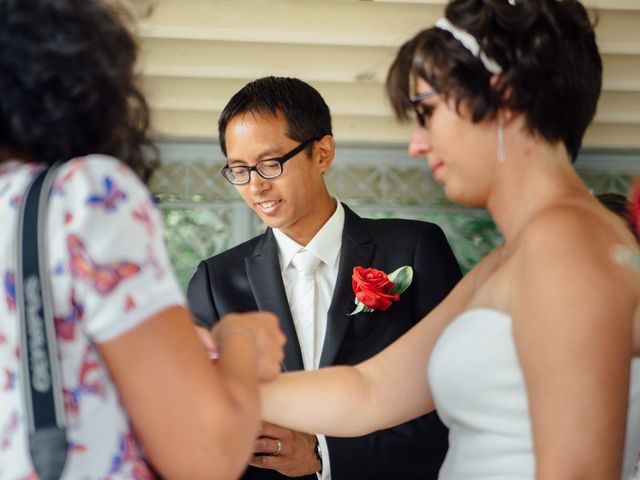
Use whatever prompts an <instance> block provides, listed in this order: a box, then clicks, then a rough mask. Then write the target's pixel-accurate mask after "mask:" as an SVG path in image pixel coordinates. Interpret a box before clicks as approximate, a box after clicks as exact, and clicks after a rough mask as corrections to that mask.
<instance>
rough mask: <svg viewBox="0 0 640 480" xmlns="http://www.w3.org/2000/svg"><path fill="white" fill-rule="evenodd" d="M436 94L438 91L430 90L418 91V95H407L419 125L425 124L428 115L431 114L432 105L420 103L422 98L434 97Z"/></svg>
mask: <svg viewBox="0 0 640 480" xmlns="http://www.w3.org/2000/svg"><path fill="white" fill-rule="evenodd" d="M436 95H438V92H436V91H435V90H431V91H430V92H424V93H419V94H418V95H411V96H410V97H409V101H410V102H411V106H413V110H414V111H415V112H416V118H417V119H418V123H419V124H420V126H421V127H424V126H426V124H427V120H429V117H431V115H432V114H433V106H431V105H425V104H424V103H422V100H426V99H427V98H431V97H435V96H436Z"/></svg>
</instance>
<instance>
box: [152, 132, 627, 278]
mask: <svg viewBox="0 0 640 480" xmlns="http://www.w3.org/2000/svg"><path fill="white" fill-rule="evenodd" d="M161 154H162V157H163V167H162V169H161V170H159V172H158V173H157V174H156V176H155V178H154V181H153V183H152V190H153V191H154V193H155V194H156V197H157V198H158V200H159V202H160V207H161V209H162V213H163V216H164V220H165V223H166V225H167V229H166V238H167V244H168V248H169V253H170V255H171V260H172V262H173V265H174V267H175V269H176V273H177V275H178V278H179V280H180V282H181V284H182V285H183V286H186V284H187V282H188V280H189V279H190V278H191V275H192V274H193V272H194V270H195V268H196V265H197V264H198V262H199V261H200V260H201V259H203V258H206V257H209V256H211V255H214V254H216V253H219V252H221V251H224V250H226V249H228V248H230V247H232V246H234V245H237V244H238V243H240V242H242V241H245V240H247V239H249V238H251V237H253V236H254V235H257V234H258V233H260V232H262V231H263V230H264V228H265V226H264V225H263V224H262V223H261V222H260V220H259V218H258V216H257V215H255V214H254V213H253V212H252V211H251V210H250V209H249V207H247V206H246V205H244V203H243V202H242V200H241V199H240V197H239V195H238V193H237V192H236V191H235V188H234V187H233V186H231V185H230V184H228V183H227V182H226V181H225V180H224V179H223V178H222V176H221V175H220V169H221V168H222V166H223V165H224V163H225V162H224V158H223V157H222V155H221V153H220V152H219V148H218V147H217V145H215V144H188V143H177V142H176V143H171V142H169V143H163V144H162V145H161ZM577 168H578V171H579V173H580V175H581V176H582V178H583V179H584V180H585V182H586V183H587V184H588V185H589V187H590V188H591V190H592V191H593V192H594V193H596V194H599V193H605V192H617V193H622V194H627V193H628V189H629V185H630V184H631V181H632V179H633V178H634V177H635V176H636V175H637V174H638V173H640V152H619V151H605V152H603V151H593V152H586V153H584V154H583V155H582V156H581V157H580V158H579V160H578V163H577ZM326 181H327V185H328V186H329V190H330V192H331V193H332V194H333V195H335V196H336V197H338V198H339V199H340V200H341V201H343V202H345V203H347V204H349V205H350V206H351V207H352V208H353V209H354V210H355V211H356V212H357V213H358V214H360V215H362V216H366V217H372V218H388V217H399V218H412V219H418V220H425V221H430V222H434V223H436V224H438V225H440V227H441V228H442V229H443V230H444V232H445V234H446V235H447V238H448V239H449V242H450V243H451V246H452V248H453V250H454V252H455V254H456V257H457V259H458V261H459V262H460V265H461V267H462V269H463V270H464V271H465V272H466V271H468V270H469V269H470V268H471V267H472V266H473V265H475V263H477V261H478V260H479V259H480V258H482V257H483V256H484V255H485V254H487V253H488V252H489V251H490V250H491V249H493V248H494V247H495V246H496V245H498V244H499V243H500V242H501V240H502V237H501V235H500V232H499V231H498V230H497V229H496V227H495V224H494V223H493V221H492V220H491V217H490V216H489V214H488V213H487V212H485V211H484V210H477V209H468V208H462V207H459V206H456V205H453V204H451V203H450V202H449V201H448V200H447V199H446V198H445V196H444V194H443V191H442V188H441V187H440V186H439V185H438V184H437V183H436V182H435V181H434V180H433V178H432V177H431V175H430V173H429V171H428V169H427V167H426V162H424V160H415V159H409V158H408V157H407V155H406V153H405V150H404V147H401V146H384V145H383V146H380V147H372V146H370V145H346V146H338V153H337V155H336V160H335V161H334V164H333V166H332V168H331V169H330V170H329V172H327V175H326Z"/></svg>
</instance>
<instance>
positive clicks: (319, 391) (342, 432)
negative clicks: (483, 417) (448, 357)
mask: <svg viewBox="0 0 640 480" xmlns="http://www.w3.org/2000/svg"><path fill="white" fill-rule="evenodd" d="M483 263H484V262H483ZM479 267H480V265H478V267H476V269H474V270H473V271H472V272H470V273H469V274H467V275H466V276H465V277H464V278H463V279H462V280H461V281H460V283H458V285H457V286H456V287H455V288H454V289H453V290H452V291H451V293H450V294H449V295H448V296H447V297H446V298H445V300H443V301H442V303H441V304H440V305H438V306H437V307H436V308H434V309H433V310H432V311H431V312H430V313H429V314H428V315H427V316H426V317H425V318H424V319H422V320H421V321H420V322H419V323H418V324H417V325H416V326H415V327H413V328H412V329H411V330H409V331H408V332H407V333H406V334H404V335H403V336H402V337H401V338H399V339H398V340H397V341H396V342H394V343H393V344H391V345H390V346H389V347H387V348H386V349H384V350H383V351H382V352H380V353H379V354H377V355H376V356H374V357H372V358H371V359H369V360H367V361H365V362H363V363H361V364H359V365H357V366H355V367H346V366H344V367H343V366H340V367H329V368H323V369H320V370H317V371H314V372H294V373H287V374H284V375H280V376H279V377H278V378H277V379H276V380H275V381H274V382H271V383H269V384H267V385H263V386H261V400H262V409H263V419H265V420H266V421H268V422H272V423H275V424H278V425H282V426H286V427H288V428H293V429H294V430H299V431H305V432H320V433H323V434H326V435H331V436H343V437H350V436H360V435H364V434H366V433H370V432H373V431H375V430H379V429H384V428H389V427H391V426H394V425H398V424H400V423H403V422H406V421H408V420H410V419H412V418H415V417H417V416H419V415H422V414H424V413H427V412H429V411H431V410H433V409H434V405H433V401H432V399H431V393H430V391H429V387H428V385H427V378H426V376H427V373H426V372H427V364H428V360H429V356H430V354H431V350H432V348H433V345H434V343H435V341H436V339H437V338H438V337H439V335H440V333H441V332H442V331H443V329H444V328H445V327H446V326H447V325H448V323H449V322H450V321H451V320H452V319H453V318H455V316H456V315H457V314H458V313H460V312H461V311H462V310H464V308H465V306H466V304H467V302H468V300H469V298H470V295H471V293H472V292H473V290H474V288H475V284H474V282H475V280H474V278H475V276H476V273H475V272H476V270H477V269H478V268H479ZM354 412H357V415H354Z"/></svg>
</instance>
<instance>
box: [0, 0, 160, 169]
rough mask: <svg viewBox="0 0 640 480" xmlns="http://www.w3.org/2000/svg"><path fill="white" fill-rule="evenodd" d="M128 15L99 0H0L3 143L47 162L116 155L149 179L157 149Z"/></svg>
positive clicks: (0, 135)
mask: <svg viewBox="0 0 640 480" xmlns="http://www.w3.org/2000/svg"><path fill="white" fill-rule="evenodd" d="M125 15H126V12H125V11H124V10H123V9H122V8H118V7H116V6H113V5H107V4H106V3H104V2H102V1H100V0H81V1H78V0H0V147H2V148H3V149H6V150H11V151H17V152H20V153H21V154H22V155H26V156H27V157H28V159H29V160H30V161H34V162H44V163H47V164H51V163H53V162H55V161H58V160H63V161H65V160H68V159H70V158H74V157H77V156H81V155H86V154H90V153H102V154H107V155H113V156H116V157H119V158H120V159H121V160H122V161H124V162H125V163H127V164H128V165H129V166H131V168H132V169H133V170H134V171H135V172H136V173H137V174H138V175H139V176H140V178H141V179H142V180H143V181H145V182H146V181H148V179H149V178H150V176H151V174H152V173H153V170H154V169H155V167H156V166H157V162H158V161H157V150H156V148H155V147H154V146H153V144H152V143H151V141H150V140H149V139H148V137H147V131H148V129H149V108H148V106H147V103H146V100H145V98H144V96H143V95H142V93H141V92H140V90H139V89H138V88H137V86H136V84H135V74H134V64H135V61H136V56H137V51H138V48H137V44H136V41H135V40H134V38H133V35H132V33H131V32H130V31H129V29H128V27H127V20H130V18H125V17H124V16H125ZM146 146H148V147H150V148H145V147H146Z"/></svg>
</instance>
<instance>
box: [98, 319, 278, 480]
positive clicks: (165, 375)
mask: <svg viewBox="0 0 640 480" xmlns="http://www.w3.org/2000/svg"><path fill="white" fill-rule="evenodd" d="M244 315H245V316H246V315H251V316H252V317H251V318H254V321H259V322H267V323H273V327H274V331H277V327H276V325H277V320H276V319H275V317H273V316H272V315H270V314H244ZM238 317H241V316H240V315H238ZM240 320H242V319H240ZM219 343H220V344H219V345H218V347H219V348H220V349H221V352H220V354H221V355H220V361H219V362H218V366H217V367H213V366H211V364H210V362H209V360H208V359H207V355H206V354H205V352H204V351H203V348H202V345H201V344H200V342H199V341H198V338H197V336H196V335H195V334H194V331H193V327H192V325H191V319H190V316H189V314H188V313H187V311H186V310H185V309H184V308H182V307H172V308H169V309H166V310H164V311H162V312H160V313H159V314H157V315H155V316H154V317H152V318H150V319H148V320H147V321H145V322H144V323H142V324H141V325H139V326H137V327H135V328H133V329H132V330H130V331H128V332H126V333H124V334H123V335H120V336H119V337H117V338H116V339H114V340H111V341H108V342H105V343H102V344H100V345H99V348H100V351H101V354H102V355H103V357H104V359H105V362H106V364H107V367H108V368H109V371H110V373H111V375H112V377H113V379H114V381H115V383H116V385H117V387H118V390H119V392H120V395H121V396H122V398H123V401H124V404H125V406H126V408H127V411H128V412H129V416H130V418H131V419H132V422H133V425H134V427H135V428H136V433H137V435H138V437H139V438H140V440H141V442H142V445H143V447H144V449H145V452H146V453H147V456H148V457H149V458H150V460H151V461H152V463H153V465H154V466H155V467H156V468H157V469H158V470H159V472H160V473H161V474H162V475H163V476H165V477H167V478H192V479H198V478H207V479H215V478H231V477H234V476H238V475H239V474H240V473H241V471H242V469H243V468H244V466H245V465H246V462H247V461H248V460H249V458H250V456H251V450H252V447H253V444H254V439H255V436H256V434H257V432H258V428H259V419H258V414H259V411H258V407H259V405H258V380H259V378H258V373H257V368H258V365H257V360H256V359H257V354H256V351H255V349H256V345H255V341H254V340H253V339H252V338H251V337H250V336H246V335H244V334H232V333H230V334H229V335H227V336H226V337H224V338H223V339H221V341H220V342H219ZM283 343H284V341H283V340H282V342H281V344H280V351H281V346H282V344H283ZM281 355H282V353H281V352H280V357H278V354H276V355H275V356H274V358H273V362H272V363H273V367H274V372H275V371H276V370H277V369H278V365H279V362H280V360H281ZM274 374H275V373H274Z"/></svg>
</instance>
